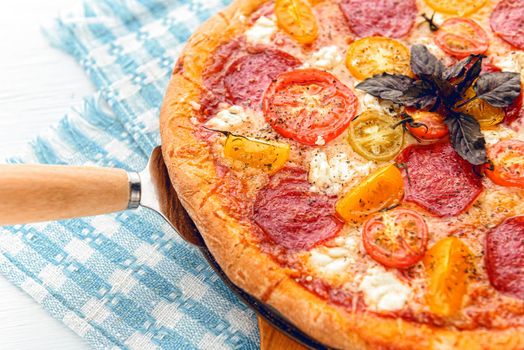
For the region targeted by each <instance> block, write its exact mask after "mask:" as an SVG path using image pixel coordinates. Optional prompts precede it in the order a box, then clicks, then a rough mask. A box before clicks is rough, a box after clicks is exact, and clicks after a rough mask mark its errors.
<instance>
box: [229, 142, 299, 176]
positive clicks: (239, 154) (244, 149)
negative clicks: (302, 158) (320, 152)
mask: <svg viewBox="0 0 524 350" xmlns="http://www.w3.org/2000/svg"><path fill="white" fill-rule="evenodd" d="M289 152H290V147H289V145H288V144H285V143H280V142H271V143H270V142H266V141H260V140H255V139H251V138H248V137H244V136H237V135H232V134H230V135H228V137H227V139H226V143H225V145H224V156H225V157H226V158H230V159H234V160H239V161H241V162H243V163H244V164H246V165H248V166H250V167H253V168H258V169H263V170H265V171H267V172H275V171H277V170H280V169H281V168H282V167H283V166H284V165H285V164H286V162H287V160H288V158H289Z"/></svg>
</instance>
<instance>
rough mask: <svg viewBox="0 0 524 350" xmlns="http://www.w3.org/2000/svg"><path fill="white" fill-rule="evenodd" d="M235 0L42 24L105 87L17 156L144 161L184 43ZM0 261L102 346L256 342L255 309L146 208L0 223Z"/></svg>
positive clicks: (178, 3) (118, 8)
mask: <svg viewBox="0 0 524 350" xmlns="http://www.w3.org/2000/svg"><path fill="white" fill-rule="evenodd" d="M227 2H229V0H193V1H191V2H189V1H185V0H171V1H168V0H90V1H88V2H86V3H85V4H84V5H83V9H82V11H81V12H82V13H74V14H70V15H67V16H65V17H62V18H60V19H59V20H57V22H56V25H55V26H54V28H52V29H50V30H47V31H46V34H47V35H48V37H49V38H50V40H51V42H52V43H53V44H54V45H56V46H59V47H61V48H63V49H65V50H66V51H68V52H69V53H71V54H72V55H73V56H74V57H75V58H76V59H77V60H78V62H79V63H80V64H81V65H82V67H83V68H84V69H85V71H86V72H87V74H88V75H89V77H90V78H91V79H92V81H93V82H94V83H95V85H96V86H97V88H98V89H99V91H100V98H89V99H86V101H85V106H84V107H83V108H80V109H72V110H71V112H70V113H69V114H68V115H67V116H66V117H65V118H64V119H63V120H62V121H61V122H60V123H59V124H58V125H56V126H55V127H53V128H51V129H50V130H48V131H47V132H45V133H43V134H42V135H41V136H40V137H39V138H38V139H36V140H35V141H34V142H33V143H32V144H31V152H29V154H26V155H23V156H21V157H19V158H15V159H12V160H11V161H13V162H39V163H51V164H89V165H93V164H94V165H102V166H111V167H122V168H125V169H134V170H138V169H142V168H143V167H144V166H145V164H146V161H147V156H148V155H149V153H150V152H151V150H152V148H153V146H154V145H156V144H157V143H158V142H159V135H158V114H159V106H160V104H161V102H162V96H163V93H164V89H165V87H166V85H167V82H168V78H169V75H170V71H171V69H172V67H173V65H174V63H175V61H176V58H177V54H178V52H180V50H181V48H182V46H183V43H184V42H185V41H186V40H187V38H188V37H189V35H190V34H191V32H192V31H194V30H195V29H196V28H197V27H198V26H199V24H200V23H202V21H204V20H205V19H206V18H208V17H209V16H211V15H212V14H214V13H215V12H217V11H218V10H219V9H220V8H222V7H224V6H226V5H227ZM0 231H2V232H0V253H1V254H0V272H1V273H2V274H3V275H4V276H6V277H7V278H8V279H9V280H11V281H12V282H13V283H14V284H16V285H17V286H19V287H20V288H21V289H23V290H24V291H25V292H27V293H28V294H29V295H31V297H33V298H34V299H35V300H36V301H37V302H38V303H40V304H41V305H42V306H43V307H44V308H45V309H46V310H47V311H48V312H49V313H50V314H51V315H53V316H54V317H55V318H57V319H59V320H61V321H63V322H64V324H65V325H67V326H68V327H69V328H71V329H72V330H73V331H74V332H76V333H77V334H78V335H80V336H81V337H83V338H85V339H86V340H87V342H88V343H89V344H90V345H91V346H93V347H94V348H98V349H108V348H111V349H113V348H124V349H125V348H129V349H141V350H142V349H144V350H145V349H157V348H162V349H191V348H200V349H206V348H207V349H231V348H236V349H250V348H257V347H258V330H257V326H256V322H255V317H254V314H253V313H252V312H251V311H250V310H249V309H247V308H246V306H244V305H243V304H241V303H240V302H239V301H238V300H237V298H236V297H235V296H234V295H233V294H232V293H231V292H230V291H229V290H228V289H227V288H226V287H225V286H224V284H223V283H222V282H221V281H220V280H219V278H218V277H217V276H216V275H215V274H214V273H213V271H212V270H211V268H210V267H209V266H208V265H207V263H206V262H205V260H204V259H203V258H202V256H201V255H200V254H199V252H198V251H197V250H195V249H194V248H192V247H190V246H188V244H186V243H185V242H184V241H182V240H181V239H180V238H179V237H178V236H176V234H175V233H174V232H173V231H172V230H171V229H170V228H169V227H168V226H167V224H165V223H164V222H163V221H162V220H161V219H160V218H159V217H157V216H156V215H154V214H153V213H150V212H148V211H146V210H139V211H137V212H131V211H128V212H122V213H118V214H114V215H106V216H100V217H95V218H88V219H82V220H70V221H64V222H58V223H46V224H39V225H24V226H15V227H8V228H3V229H0Z"/></svg>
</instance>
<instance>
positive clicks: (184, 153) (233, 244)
mask: <svg viewBox="0 0 524 350" xmlns="http://www.w3.org/2000/svg"><path fill="white" fill-rule="evenodd" d="M264 2H265V0H236V1H234V2H233V4H231V5H230V6H229V7H228V8H227V9H226V10H224V11H222V12H220V13H218V14H216V15H215V16H213V17H212V18H211V19H210V20H208V21H207V22H206V23H205V24H203V25H202V26H201V27H200V28H199V30H197V31H196V32H195V33H194V34H193V35H192V37H191V38H190V40H189V42H188V44H187V45H186V47H185V49H184V51H183V53H182V54H181V56H180V67H179V68H180V69H177V70H176V71H175V72H174V73H173V76H172V78H171V82H170V84H169V87H168V89H167V92H166V95H165V98H164V103H163V106H162V110H161V114H160V131H161V139H162V150H163V154H164V159H165V160H166V164H167V167H168V169H169V174H170V176H171V179H172V183H173V186H174V188H175V190H176V191H177V193H178V195H179V197H180V200H181V201H182V203H183V205H184V207H185V208H186V209H187V211H188V212H189V214H190V215H191V217H192V218H193V219H194V221H195V223H196V225H197V227H198V229H199V230H200V232H201V233H202V235H203V237H204V239H205V241H206V244H207V246H208V247H209V249H210V251H211V252H212V254H213V255H214V257H215V259H216V260H217V262H218V263H219V264H220V266H221V267H222V269H223V270H224V271H225V273H226V274H227V275H228V276H229V278H230V279H231V280H232V281H233V282H234V283H235V284H236V285H238V286H239V287H240V288H242V289H244V290H245V291H247V292H248V293H250V294H252V295H253V296H255V297H257V298H259V299H261V300H263V301H265V302H267V303H268V304H270V305H271V306H273V307H275V308H276V309H277V310H279V311H280V312H281V313H282V314H284V315H285V316H286V317H287V318H288V319H289V320H290V321H291V322H293V323H294V324H295V325H296V326H297V327H299V328H300V329H302V330H303V331H305V332H306V333H307V334H309V335H311V336H312V337H313V338H315V339H317V340H318V341H320V342H322V343H324V344H326V345H328V346H331V347H334V348H343V349H376V348H388V349H397V348H398V349H421V348H425V349H450V348H457V349H459V348H460V349H462V348H463V349H468V350H473V349H495V348H501V349H502V348H503V349H522V348H524V330H523V329H522V328H513V329H507V330H495V331H492V330H473V331H456V330H447V329H439V328H435V327H431V326H427V325H423V324H418V323H414V322H409V321H405V320H402V319H393V318H385V317H381V316H378V315H376V314H373V313H358V314H352V313H350V312H348V311H347V310H344V309H343V308H341V307H337V306H335V305H332V304H329V303H327V302H326V301H325V300H323V299H321V298H319V297H318V296H316V295H315V294H313V293H310V292H308V291H307V290H305V289H304V288H303V287H302V286H300V285H299V284H298V283H296V282H295V281H294V280H293V279H292V278H290V277H289V276H288V275H287V273H286V270H285V269H283V268H282V267H280V266H279V265H277V264H276V263H275V262H274V261H273V260H272V259H271V258H270V257H269V256H268V255H265V254H263V253H261V252H260V251H259V250H258V249H257V247H255V246H252V245H251V244H249V243H248V242H247V240H245V239H244V238H243V237H244V232H245V231H244V230H245V229H246V228H245V227H243V226H242V225H241V224H240V223H239V222H238V221H237V220H235V219H233V218H232V217H230V216H229V215H228V213H227V211H225V210H224V208H223V206H222V203H221V200H220V199H219V198H218V196H217V195H216V194H214V193H213V186H215V184H217V183H218V182H219V181H220V180H219V178H218V177H217V175H216V173H215V166H214V163H213V160H212V158H211V156H210V154H209V150H208V147H207V145H206V144H205V143H203V142H202V141H200V140H198V139H197V138H196V137H195V136H194V134H193V128H194V126H193V125H192V123H191V122H190V118H191V117H192V116H193V115H194V114H195V112H194V110H193V109H192V107H191V105H190V103H189V102H190V101H199V96H200V86H201V85H200V83H201V75H202V70H203V67H204V65H205V63H206V61H207V59H208V58H209V57H210V55H211V54H212V52H213V50H214V49H215V48H216V47H217V46H218V45H220V44H221V43H223V42H225V41H227V40H229V39H231V38H233V37H234V36H236V35H238V34H239V33H241V32H242V31H243V30H244V29H245V25H244V24H243V18H245V17H248V16H249V15H250V14H251V13H252V12H253V11H255V10H256V9H257V8H258V7H259V6H260V5H261V4H263V3H264Z"/></svg>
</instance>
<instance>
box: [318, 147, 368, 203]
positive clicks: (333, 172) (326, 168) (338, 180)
mask: <svg viewBox="0 0 524 350" xmlns="http://www.w3.org/2000/svg"><path fill="white" fill-rule="evenodd" d="M373 166H374V164H373V162H362V163H357V161H356V160H353V161H351V162H350V161H349V159H348V157H347V156H346V154H345V153H338V154H337V155H335V156H333V157H332V158H331V159H328V157H327V155H326V153H324V152H321V151H319V152H317V153H315V155H314V156H313V158H312V159H311V162H310V164H309V175H308V180H309V183H311V185H312V186H311V190H312V191H314V192H324V193H326V194H329V195H335V194H337V193H339V192H340V190H342V188H343V187H344V185H345V184H346V183H347V182H349V181H350V180H351V179H352V178H353V177H355V176H358V177H363V176H366V175H368V174H369V172H370V170H371V168H372V167H373Z"/></svg>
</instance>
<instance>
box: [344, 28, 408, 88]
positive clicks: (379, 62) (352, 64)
mask: <svg viewBox="0 0 524 350" xmlns="http://www.w3.org/2000/svg"><path fill="white" fill-rule="evenodd" d="M346 66H347V68H348V69H349V72H350V73H351V74H352V75H353V76H354V77H355V78H357V79H361V80H362V79H366V78H370V77H372V76H374V75H376V74H380V73H383V72H387V73H391V74H404V75H410V74H411V69H410V67H409V50H408V48H407V47H406V46H404V45H403V44H402V43H400V42H398V41H396V40H393V39H389V38H384V37H380V36H375V37H368V38H362V39H358V40H356V41H354V42H353V43H352V44H351V45H349V48H348V52H347V56H346Z"/></svg>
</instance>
